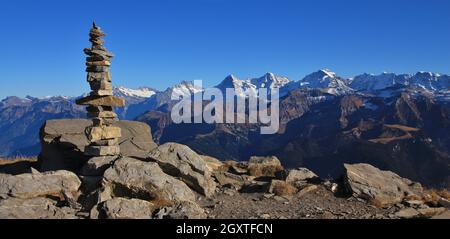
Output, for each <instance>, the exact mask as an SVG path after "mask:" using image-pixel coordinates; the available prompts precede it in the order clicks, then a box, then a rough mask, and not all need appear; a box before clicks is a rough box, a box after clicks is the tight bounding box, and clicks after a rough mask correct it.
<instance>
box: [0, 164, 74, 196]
mask: <svg viewBox="0 0 450 239" xmlns="http://www.w3.org/2000/svg"><path fill="white" fill-rule="evenodd" d="M80 185H81V181H80V179H79V178H78V177H77V175H75V174H74V173H72V172H69V171H63V170H61V171H56V172H46V173H42V174H20V175H15V176H14V175H7V174H0V198H7V197H15V198H23V199H26V198H33V197H40V196H62V192H66V193H72V194H77V191H78V189H79V188H80Z"/></svg>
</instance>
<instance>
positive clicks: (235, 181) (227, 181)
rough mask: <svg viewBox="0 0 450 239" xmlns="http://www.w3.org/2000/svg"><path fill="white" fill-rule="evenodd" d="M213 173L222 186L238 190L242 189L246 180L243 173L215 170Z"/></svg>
mask: <svg viewBox="0 0 450 239" xmlns="http://www.w3.org/2000/svg"><path fill="white" fill-rule="evenodd" d="M213 175H214V177H215V178H216V180H217V182H218V183H219V185H220V186H221V187H228V188H234V189H236V190H240V189H241V188H242V186H243V185H244V183H245V181H246V179H245V178H244V177H243V176H242V175H236V174H232V173H229V172H221V171H215V172H213Z"/></svg>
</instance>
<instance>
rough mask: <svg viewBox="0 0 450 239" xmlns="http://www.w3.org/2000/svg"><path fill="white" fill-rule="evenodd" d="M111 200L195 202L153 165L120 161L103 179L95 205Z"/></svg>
mask: <svg viewBox="0 0 450 239" xmlns="http://www.w3.org/2000/svg"><path fill="white" fill-rule="evenodd" d="M114 197H126V198H139V199H143V200H152V199H157V200H162V201H168V202H172V201H195V194H194V193H193V192H192V191H191V189H190V188H189V187H188V186H187V185H186V184H185V183H183V182H181V181H180V180H177V179H175V178H173V177H172V176H170V175H167V174H165V173H164V172H163V171H162V170H161V168H160V167H159V166H158V164H157V163H154V162H143V161H139V160H137V159H133V158H120V159H119V160H117V161H116V162H115V164H114V166H113V167H111V168H109V169H107V170H106V171H105V173H104V175H103V181H102V190H101V193H100V195H99V202H102V201H106V200H108V199H111V198H114Z"/></svg>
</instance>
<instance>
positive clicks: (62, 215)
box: [0, 197, 78, 219]
mask: <svg viewBox="0 0 450 239" xmlns="http://www.w3.org/2000/svg"><path fill="white" fill-rule="evenodd" d="M56 203H57V202H56V201H53V200H51V199H49V198H44V197H36V198H30V199H21V198H8V199H6V200H1V201H0V218H2V219H76V218H78V217H77V216H76V215H75V214H76V212H77V211H76V210H73V209H71V208H67V207H65V208H59V207H56Z"/></svg>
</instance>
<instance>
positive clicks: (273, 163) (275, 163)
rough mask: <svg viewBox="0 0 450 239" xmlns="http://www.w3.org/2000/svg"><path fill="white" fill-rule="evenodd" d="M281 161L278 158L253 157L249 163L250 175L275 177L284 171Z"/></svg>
mask: <svg viewBox="0 0 450 239" xmlns="http://www.w3.org/2000/svg"><path fill="white" fill-rule="evenodd" d="M282 170H283V167H282V166H281V162H280V160H278V158H277V157H275V156H271V157H257V156H253V157H251V158H250V160H249V161H248V171H249V174H250V175H252V176H256V177H275V175H276V174H277V173H278V172H279V171H282Z"/></svg>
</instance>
